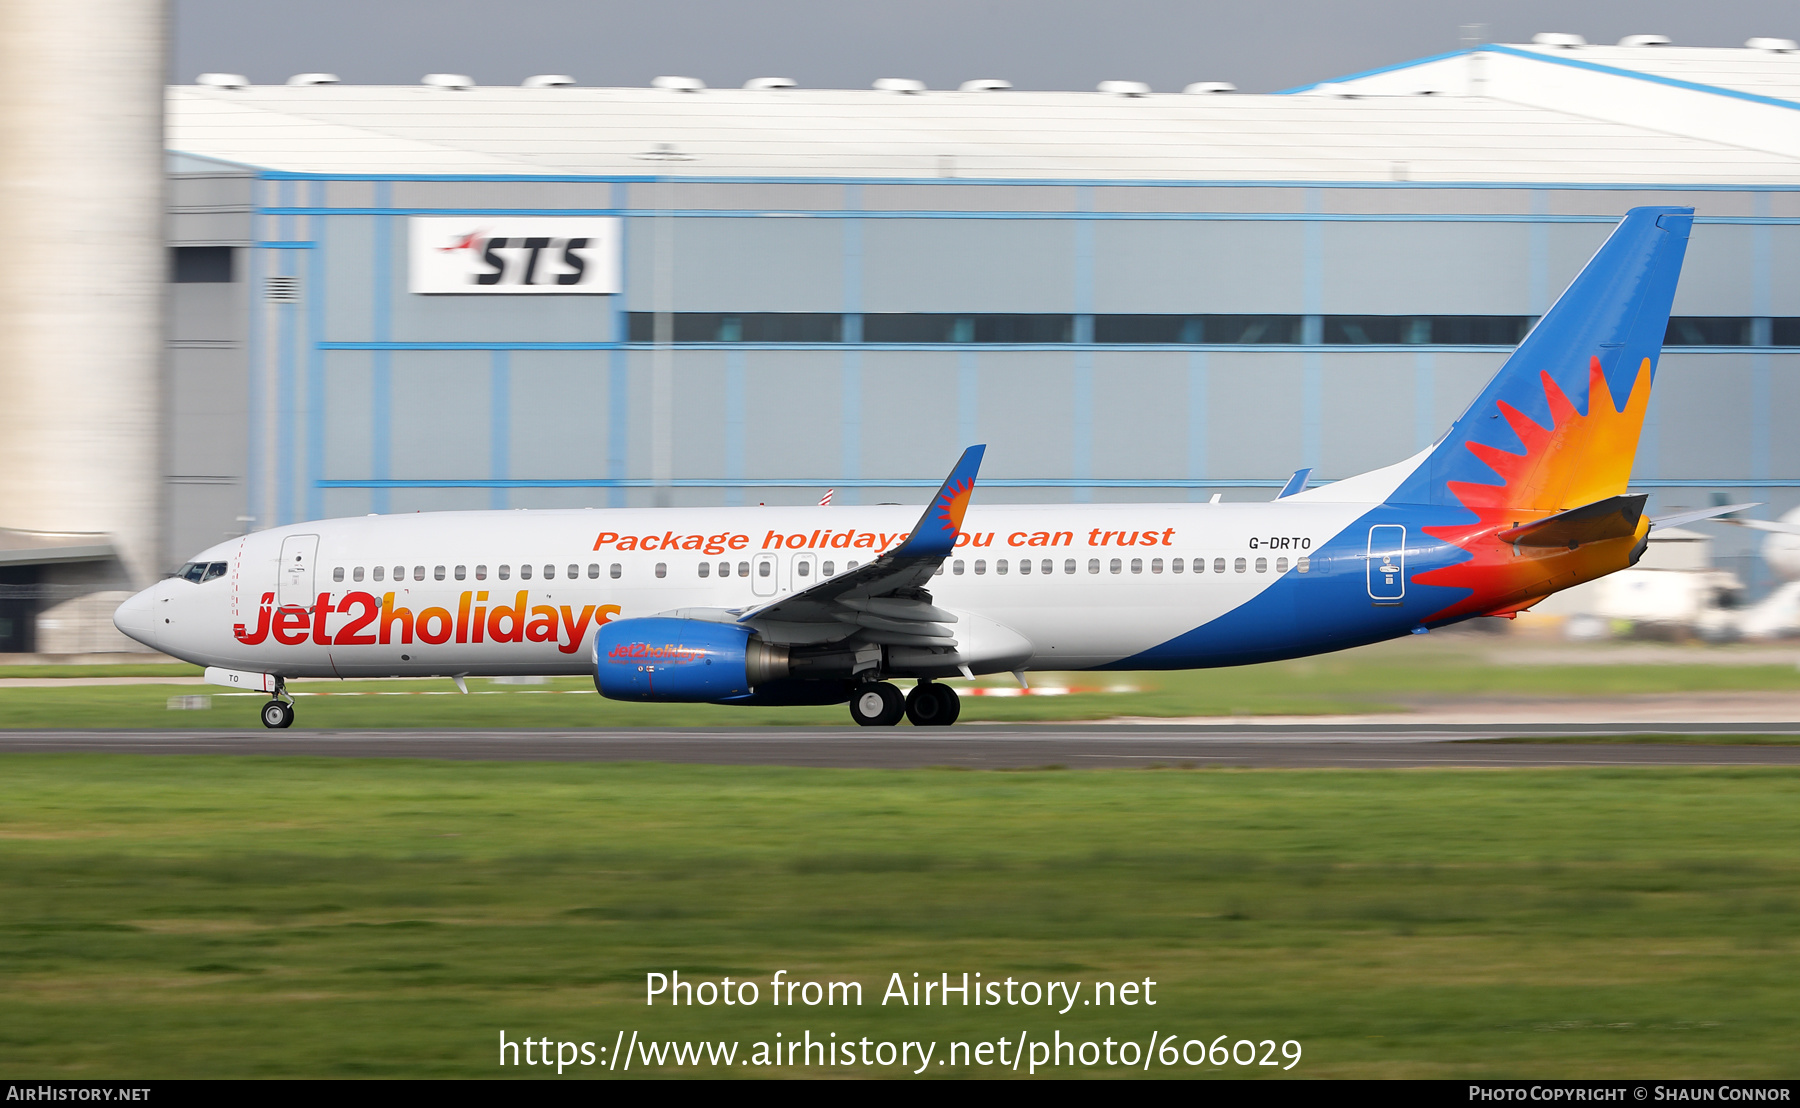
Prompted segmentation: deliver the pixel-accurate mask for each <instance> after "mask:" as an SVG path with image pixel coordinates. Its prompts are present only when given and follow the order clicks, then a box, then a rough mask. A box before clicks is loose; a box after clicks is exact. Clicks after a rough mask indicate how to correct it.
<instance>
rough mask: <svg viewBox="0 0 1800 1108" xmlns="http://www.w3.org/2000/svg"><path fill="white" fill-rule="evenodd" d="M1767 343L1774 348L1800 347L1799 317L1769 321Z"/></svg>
mask: <svg viewBox="0 0 1800 1108" xmlns="http://www.w3.org/2000/svg"><path fill="white" fill-rule="evenodd" d="M1769 342H1770V344H1771V345H1774V346H1800V317H1795V316H1777V317H1776V318H1774V319H1771V320H1770V321H1769Z"/></svg>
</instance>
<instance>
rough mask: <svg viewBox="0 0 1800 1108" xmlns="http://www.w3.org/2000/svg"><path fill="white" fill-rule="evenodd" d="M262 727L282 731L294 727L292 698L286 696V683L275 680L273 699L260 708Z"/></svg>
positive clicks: (279, 679) (278, 679)
mask: <svg viewBox="0 0 1800 1108" xmlns="http://www.w3.org/2000/svg"><path fill="white" fill-rule="evenodd" d="M262 725H263V726H264V727H267V728H269V729H271V730H276V731H279V730H282V729H283V728H287V727H292V726H293V725H294V698H293V697H291V696H289V695H288V691H287V682H286V681H283V680H282V679H281V678H279V677H277V678H276V679H275V699H274V700H271V701H269V702H268V703H267V704H264V705H263V706H262Z"/></svg>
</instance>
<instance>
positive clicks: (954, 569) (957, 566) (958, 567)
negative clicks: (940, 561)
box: [950, 558, 963, 576]
mask: <svg viewBox="0 0 1800 1108" xmlns="http://www.w3.org/2000/svg"><path fill="white" fill-rule="evenodd" d="M962 571H963V561H962V559H961V558H958V559H956V560H955V561H953V562H951V563H950V572H951V573H954V574H956V575H957V576H961V575H962Z"/></svg>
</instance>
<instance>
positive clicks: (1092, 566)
mask: <svg viewBox="0 0 1800 1108" xmlns="http://www.w3.org/2000/svg"><path fill="white" fill-rule="evenodd" d="M1088 572H1089V573H1099V572H1100V559H1098V558H1089V559H1088Z"/></svg>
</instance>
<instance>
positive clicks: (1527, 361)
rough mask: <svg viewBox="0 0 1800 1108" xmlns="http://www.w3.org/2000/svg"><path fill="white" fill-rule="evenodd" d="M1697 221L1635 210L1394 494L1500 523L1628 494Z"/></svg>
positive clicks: (1666, 210) (1680, 212) (1686, 212)
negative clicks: (1508, 518) (1508, 517)
mask: <svg viewBox="0 0 1800 1108" xmlns="http://www.w3.org/2000/svg"><path fill="white" fill-rule="evenodd" d="M1693 218H1694V210H1693V209H1692V208H1673V207H1644V208H1633V209H1631V211H1630V212H1628V213H1626V216H1625V219H1624V220H1623V221H1622V222H1621V223H1620V224H1619V226H1618V227H1617V229H1615V230H1614V231H1613V233H1612V235H1611V236H1609V237H1608V238H1607V240H1606V242H1605V243H1604V244H1603V245H1602V246H1601V247H1600V249H1599V251H1598V252H1597V253H1595V255H1594V256H1593V258H1592V259H1591V260H1589V262H1588V264H1587V265H1586V266H1585V267H1584V268H1583V269H1582V271H1581V273H1580V274H1579V275H1577V276H1576V278H1575V280H1574V282H1573V283H1571V284H1570V285H1569V287H1568V289H1567V290H1565V291H1564V292H1563V294H1562V296H1561V297H1559V298H1558V299H1557V301H1556V303H1555V304H1553V305H1552V306H1551V308H1550V310H1549V312H1547V313H1545V315H1544V317H1543V318H1542V319H1540V320H1539V321H1538V323H1537V325H1536V326H1535V327H1533V328H1532V329H1531V333H1530V334H1528V335H1526V336H1525V340H1524V341H1523V342H1521V343H1520V344H1519V346H1518V349H1516V350H1514V351H1513V353H1512V356H1511V357H1509V358H1508V359H1507V360H1506V363H1505V364H1504V365H1502V366H1501V367H1500V372H1499V373H1497V374H1496V375H1495V376H1494V379H1493V380H1492V381H1490V382H1488V385H1487V388H1486V389H1484V390H1483V391H1482V393H1481V395H1480V396H1479V397H1477V398H1476V400H1475V402H1474V404H1472V405H1470V407H1469V410H1468V411H1467V412H1465V413H1463V415H1462V418H1460V419H1458V420H1457V421H1456V422H1455V423H1454V424H1452V425H1451V428H1450V431H1449V433H1448V434H1446V435H1445V436H1444V437H1443V438H1442V439H1441V440H1439V441H1438V443H1437V445H1436V446H1435V447H1433V448H1432V449H1431V450H1430V451H1429V453H1428V455H1427V456H1426V457H1425V458H1424V459H1423V461H1422V462H1421V464H1419V465H1418V467H1417V468H1416V469H1414V470H1413V471H1412V473H1411V474H1410V475H1409V476H1408V477H1407V478H1406V479H1405V480H1404V481H1403V482H1402V483H1401V485H1400V487H1399V488H1398V489H1397V490H1396V491H1395V493H1394V494H1393V496H1392V497H1391V500H1392V501H1394V502H1401V503H1414V504H1442V505H1447V506H1455V505H1461V506H1463V507H1466V508H1468V509H1469V510H1471V511H1473V512H1475V513H1476V514H1477V515H1479V516H1482V517H1484V518H1485V517H1487V516H1489V515H1490V514H1492V515H1493V516H1494V518H1496V519H1497V518H1499V517H1500V516H1501V515H1508V514H1511V515H1517V514H1518V513H1525V514H1527V515H1529V514H1537V513H1556V512H1564V511H1568V510H1570V509H1573V508H1579V507H1582V506H1584V505H1590V504H1594V503H1596V502H1598V501H1602V500H1607V499H1609V498H1611V497H1617V496H1621V495H1623V494H1624V492H1625V489H1626V485H1627V483H1628V482H1629V480H1630V478H1631V466H1632V462H1633V460H1634V459H1635V457H1636V455H1637V444H1638V435H1639V433H1640V432H1641V431H1642V429H1643V425H1644V412H1645V410H1646V409H1647V407H1648V406H1649V403H1650V387H1651V383H1652V381H1653V379H1654V377H1655V373H1656V362H1657V358H1658V356H1659V355H1660V354H1661V353H1662V340H1663V333H1664V332H1665V331H1666V330H1667V329H1668V325H1669V308H1670V305H1671V304H1672V303H1673V301H1674V298H1675V285H1676V281H1677V280H1678V279H1679V278H1680V276H1681V262H1682V258H1683V256H1684V255H1685V254H1686V251H1687V239H1688V231H1689V228H1690V227H1691V226H1692V224H1693ZM1496 482H1498V483H1496Z"/></svg>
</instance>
